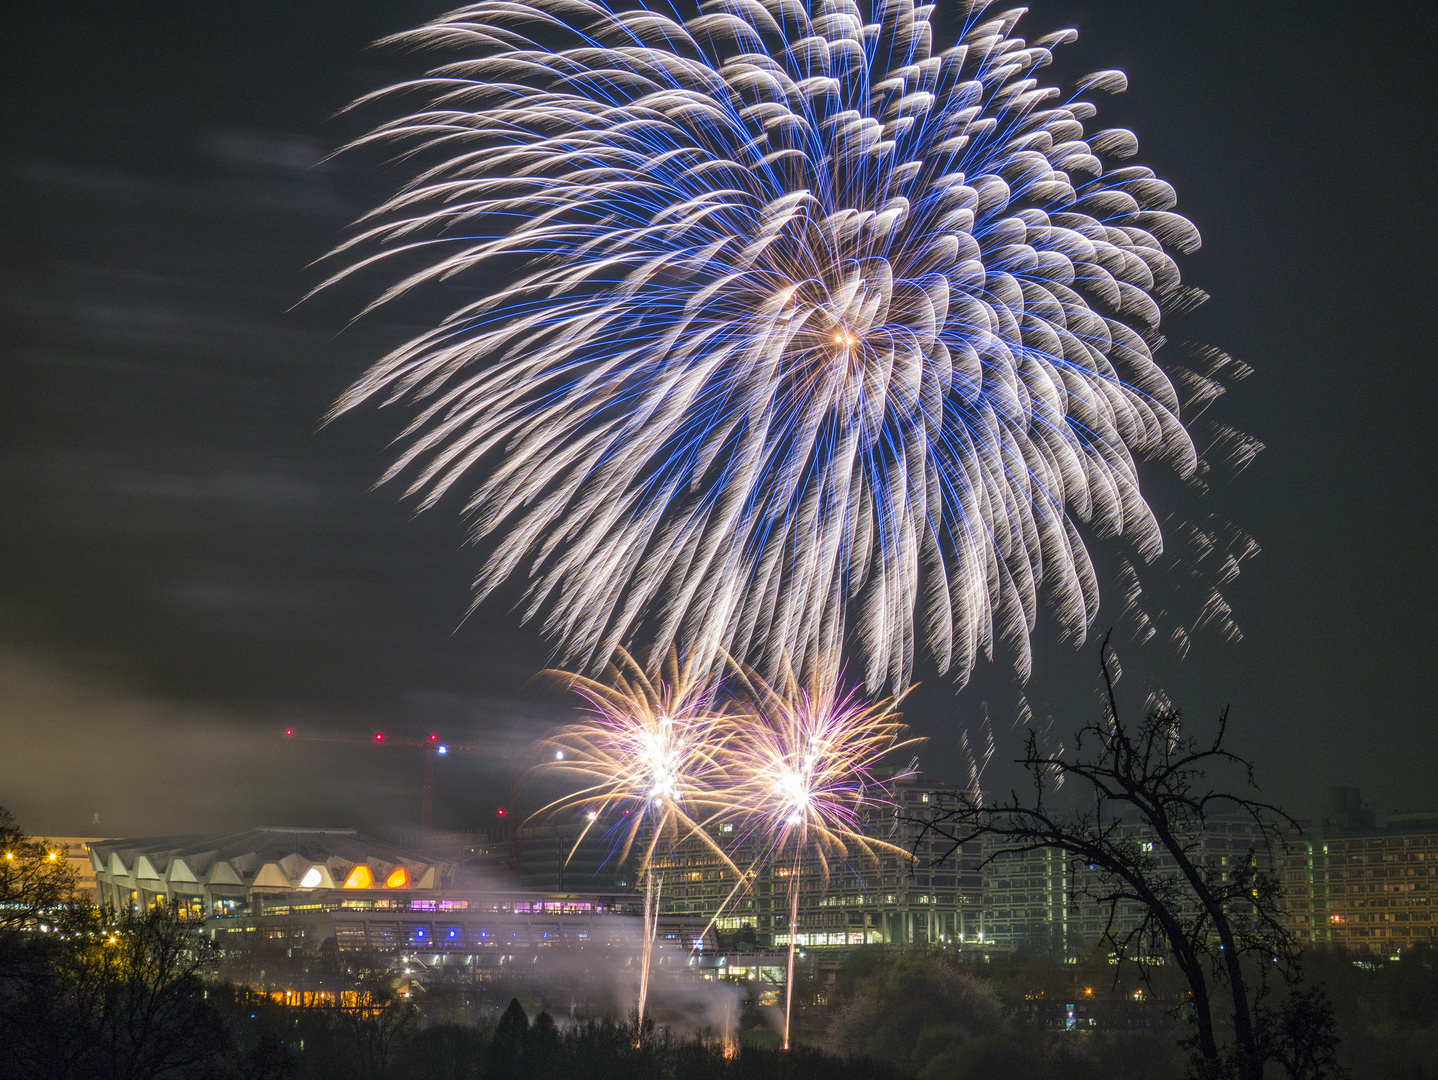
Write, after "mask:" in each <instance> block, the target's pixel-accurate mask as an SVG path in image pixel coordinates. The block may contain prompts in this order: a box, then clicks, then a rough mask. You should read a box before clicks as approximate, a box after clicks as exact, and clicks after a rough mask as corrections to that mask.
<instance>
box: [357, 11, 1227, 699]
mask: <svg viewBox="0 0 1438 1080" xmlns="http://www.w3.org/2000/svg"><path fill="white" fill-rule="evenodd" d="M932 10H933V9H932V7H930V6H924V7H915V6H914V5H913V4H912V3H911V2H909V0H892V2H890V0H873V2H872V3H871V4H870V5H869V6H868V7H864V6H861V5H860V4H856V3H854V2H851V0H813V2H811V3H808V4H804V3H799V2H795V0H714V2H711V3H706V4H703V5H702V6H701V7H700V9H699V11H698V13H697V14H695V15H694V16H693V17H691V18H689V19H687V21H685V20H681V17H680V16H678V15H675V14H672V13H671V14H667V13H664V12H661V11H659V10H656V9H652V8H646V7H634V8H631V9H629V10H622V11H613V10H610V9H609V8H607V7H605V6H603V5H601V4H598V3H594V2H591V0H488V2H484V3H480V4H476V5H473V6H470V7H466V8H464V9H462V10H459V11H456V12H453V13H451V14H449V15H446V16H443V17H442V18H440V19H438V20H437V21H435V22H433V23H431V24H429V25H428V26H425V27H422V28H420V29H418V30H415V31H413V32H410V33H406V34H403V35H400V36H399V37H398V38H396V39H395V40H396V41H398V42H401V43H405V44H409V45H413V46H418V47H423V48H426V49H444V50H453V51H454V52H455V53H456V55H460V56H461V57H462V58H461V59H457V60H454V61H453V62H450V63H446V64H444V65H443V66H441V67H438V68H436V69H434V70H433V71H432V72H430V74H429V75H428V76H427V77H426V78H423V79H419V80H416V81H413V82H408V83H404V84H402V85H400V86H397V87H391V88H390V89H388V90H386V91H381V92H380V95H373V96H375V97H378V96H381V95H395V94H403V95H407V96H408V97H410V98H416V97H417V98H418V99H420V100H421V101H422V102H423V104H422V107H420V108H419V110H418V111H416V112H413V113H412V114H410V115H406V116H404V117H403V118H401V119H398V120H394V121H392V122H389V123H386V124H384V125H382V126H381V127H379V128H378V129H377V130H375V131H374V132H373V133H372V134H370V135H369V136H367V137H366V138H365V139H362V140H360V144H365V143H375V142H378V143H398V144H399V145H400V146H401V147H402V148H403V149H404V150H405V151H406V152H407V153H413V154H416V155H419V156H418V158H417V159H416V160H419V161H421V162H423V163H424V164H423V165H422V166H421V168H422V169H423V171H421V172H420V174H419V175H418V176H417V177H415V178H414V179H413V181H412V182H410V183H409V184H408V185H407V186H405V187H404V188H403V189H402V190H401V191H400V192H399V193H398V194H397V195H396V196H395V197H394V198H393V199H391V200H390V201H389V202H387V203H386V204H384V205H383V206H381V207H379V208H378V209H377V210H376V211H374V213H373V214H372V215H370V218H369V219H368V222H367V224H366V227H365V228H364V229H363V231H361V232H360V234H359V235H357V236H355V237H354V238H353V239H352V240H351V241H350V242H349V243H347V244H346V245H344V247H342V248H341V249H339V250H340V251H347V252H359V254H356V255H354V259H355V261H354V262H352V263H351V264H350V265H349V266H348V267H347V268H346V269H345V270H344V271H342V272H341V273H340V274H337V275H336V278H339V277H343V276H345V275H346V274H349V273H353V272H355V271H356V270H358V269H361V268H364V267H367V266H370V265H372V264H373V263H374V262H375V261H376V260H381V259H385V258H387V257H390V256H394V255H396V254H405V253H407V254H408V256H410V257H412V258H414V259H418V260H419V262H418V264H417V266H418V268H417V269H415V268H413V266H412V267H411V270H410V271H408V272H407V276H404V277H403V279H402V280H400V281H399V282H398V283H397V284H395V285H394V286H393V287H392V288H390V289H389V290H388V291H387V292H386V293H385V294H384V295H383V296H382V297H381V298H380V299H379V300H378V301H376V302H377V303H382V302H385V301H387V300H389V299H391V298H393V297H395V296H398V295H400V294H402V293H405V292H407V291H409V290H411V289H414V288H415V287H416V286H420V285H423V284H426V283H431V282H437V281H439V280H441V279H447V278H455V277H456V275H462V276H461V277H459V279H458V280H459V282H460V283H462V284H464V285H465V286H466V287H467V288H469V289H470V290H471V293H470V296H471V297H472V299H470V300H469V302H466V303H464V304H463V306H461V307H459V309H458V310H456V311H454V312H453V313H452V314H450V315H449V316H448V317H447V318H445V319H444V320H443V321H442V322H441V323H440V325H439V326H438V327H437V328H436V329H434V330H433V331H431V332H429V333H425V334H423V335H421V336H420V337H418V338H416V339H414V340H413V341H411V342H409V343H408V344H406V345H404V346H403V347H401V348H399V349H397V350H395V351H394V352H393V353H391V354H390V355H388V356H386V357H385V358H384V359H383V360H381V361H380V362H379V363H377V364H376V365H375V366H374V367H373V368H372V369H371V370H370V371H369V372H368V373H367V374H366V375H365V377H364V378H363V379H361V380H360V381H359V382H358V383H356V385H355V386H353V387H352V388H351V389H350V390H349V392H348V393H347V394H346V395H345V396H344V397H343V398H342V399H341V401H340V402H339V404H338V405H337V406H336V412H342V411H344V410H347V409H350V408H353V407H354V406H356V405H357V404H359V403H361V402H363V401H366V400H369V399H371V398H375V397H379V398H380V399H382V400H383V401H386V402H390V401H403V400H408V401H411V402H414V403H416V405H417V407H418V413H417V416H416V418H415V419H414V421H413V423H412V425H411V426H410V428H409V430H408V432H407V445H406V447H405V449H404V450H403V452H402V453H401V454H400V456H399V459H398V460H397V461H396V463H395V464H394V466H393V468H392V469H391V470H390V471H389V473H388V474H387V478H390V477H394V476H397V475H399V474H402V473H404V474H407V475H409V476H410V478H411V480H410V489H409V490H410V491H411V493H414V494H417V495H419V496H420V497H421V500H422V505H425V506H428V505H431V504H433V503H434V502H435V501H436V500H438V499H439V498H440V497H441V496H442V495H443V494H444V493H445V492H446V491H448V490H449V489H450V488H451V487H453V486H454V485H455V484H456V483H459V482H461V481H462V480H464V479H465V478H468V479H469V483H470V484H472V485H477V487H474V488H473V490H472V493H471V494H470V495H469V499H468V502H467V505H466V509H467V511H468V513H469V514H470V515H472V519H473V522H474V532H475V535H476V538H486V537H487V538H488V542H489V543H490V545H491V554H490V555H489V557H488V560H487V562H486V563H485V564H484V566H483V569H482V570H481V572H480V574H479V577H478V581H477V583H476V588H477V594H478V597H477V600H476V603H478V602H479V600H482V599H483V598H484V597H485V596H486V595H488V594H489V593H490V592H492V590H494V589H495V588H496V587H497V586H498V585H499V584H500V583H502V582H504V581H505V580H507V579H509V578H510V577H511V576H513V575H516V574H523V575H526V576H527V577H528V579H529V589H528V593H527V601H526V603H527V608H526V611H525V617H526V618H530V617H533V616H535V615H537V614H541V613H542V614H543V616H544V624H543V625H544V628H545V630H546V632H548V633H549V634H550V635H551V636H552V637H553V638H554V639H555V640H557V642H558V643H559V644H560V646H561V652H562V653H563V655H564V657H565V658H566V659H567V660H569V661H571V662H574V661H577V662H578V663H580V664H581V665H584V664H592V663H594V662H600V663H602V662H603V661H604V660H605V659H607V658H608V657H609V656H610V655H611V654H612V653H613V651H614V649H615V647H616V646H618V645H621V644H623V643H625V642H627V641H629V640H633V639H634V638H636V637H643V638H644V639H645V640H652V641H658V642H661V643H663V642H666V641H673V640H683V641H684V642H685V647H686V651H687V652H688V654H689V655H690V656H692V657H694V658H696V659H697V661H698V662H700V663H701V664H702V663H703V662H704V661H705V659H706V658H708V657H717V656H719V655H720V653H721V651H727V652H728V653H729V654H731V655H733V656H737V657H741V658H744V657H747V658H750V659H752V660H754V661H755V662H756V663H757V664H758V665H759V667H760V668H761V670H762V669H772V668H773V666H774V664H776V663H777V661H778V658H779V657H781V656H785V655H788V656H793V657H800V658H808V660H807V661H806V663H808V662H812V663H814V664H817V665H818V667H821V668H828V667H832V665H833V663H834V662H835V658H836V657H837V656H838V655H840V653H841V652H842V651H843V650H844V649H845V647H846V645H847V646H851V647H852V648H853V649H854V650H855V651H856V652H857V655H858V657H859V658H860V661H861V663H862V665H863V669H864V673H865V675H866V678H867V681H868V684H869V685H870V686H872V687H878V686H879V685H881V684H883V683H885V682H888V683H892V684H896V685H903V684H904V683H906V682H907V680H908V679H909V677H910V672H911V669H912V665H913V663H914V661H915V659H916V654H918V653H919V652H920V651H921V650H923V649H925V648H926V649H928V650H929V651H930V652H931V653H932V655H933V657H934V658H935V660H936V661H937V663H938V665H939V667H940V668H941V669H947V670H952V671H953V672H955V674H956V675H957V676H958V677H959V678H960V679H963V678H965V677H966V676H967V675H968V673H969V671H970V670H971V668H972V667H973V665H974V663H975V661H976V659H977V657H978V656H980V655H981V654H984V653H986V652H988V653H990V654H991V653H992V649H993V646H994V643H995V641H996V640H999V639H1003V640H1006V641H1008V642H1009V643H1010V644H1011V646H1012V649H1013V651H1014V653H1015V654H1016V656H1017V663H1018V667H1019V669H1020V670H1021V671H1022V672H1024V673H1026V672H1027V668H1028V665H1029V644H1028V641H1029V634H1030V632H1031V631H1032V629H1033V627H1034V625H1035V620H1036V618H1037V616H1038V613H1039V611H1040V609H1041V608H1042V607H1045V606H1047V607H1048V608H1049V609H1051V610H1052V611H1053V613H1054V615H1055V617H1056V619H1057V621H1058V623H1059V624H1060V626H1061V627H1062V628H1064V631H1065V632H1066V633H1069V634H1072V635H1076V636H1077V637H1078V638H1079V639H1080V640H1081V639H1082V635H1083V633H1084V630H1085V628H1086V627H1087V626H1088V625H1089V623H1090V622H1091V620H1092V619H1093V617H1094V615H1095V613H1096V610H1097V606H1098V601H1099V590H1098V585H1097V581H1096V575H1095V572H1094V569H1093V565H1092V563H1091V561H1090V557H1089V554H1088V551H1087V549H1086V542H1085V538H1086V537H1088V538H1090V539H1092V538H1103V537H1110V536H1115V535H1118V534H1121V535H1122V537H1123V538H1124V540H1125V541H1126V542H1127V544H1129V545H1131V550H1132V551H1134V552H1136V553H1137V555H1138V556H1139V557H1140V558H1141V559H1143V560H1151V559H1152V558H1154V557H1155V556H1156V555H1157V554H1158V553H1159V552H1160V551H1161V549H1162V537H1161V533H1160V529H1159V526H1158V524H1157V522H1156V520H1155V517H1154V515H1153V513H1152V512H1151V511H1150V508H1149V506H1148V504H1147V502H1146V501H1145V498H1144V496H1143V494H1142V492H1141V491H1140V486H1139V481H1138V476H1137V471H1136V458H1137V459H1140V460H1141V459H1145V458H1147V459H1159V460H1162V461H1164V462H1166V463H1167V464H1168V466H1170V467H1171V468H1172V469H1173V470H1174V471H1175V472H1176V473H1177V474H1178V475H1180V476H1184V477H1188V476H1191V475H1192V474H1193V473H1194V471H1195V469H1196V467H1197V465H1198V458H1197V455H1196V453H1195V449H1194V445H1193V442H1192V440H1191V439H1190V437H1189V434H1188V432H1187V431H1186V430H1185V427H1184V425H1183V423H1181V422H1180V418H1179V398H1178V395H1177V394H1176V392H1175V389H1174V385H1173V383H1172V381H1171V380H1170V378H1169V377H1168V375H1166V374H1165V372H1164V370H1163V369H1162V368H1160V366H1159V365H1158V364H1156V363H1155V361H1154V359H1153V355H1152V349H1153V348H1155V347H1156V346H1157V344H1158V342H1159V338H1158V333H1157V327H1158V323H1159V317H1160V309H1161V308H1162V307H1164V306H1168V305H1172V304H1184V303H1189V302H1191V301H1192V299H1193V298H1194V295H1195V294H1196V291H1190V290H1186V289H1184V288H1183V287H1182V286H1181V285H1180V281H1179V271H1178V269H1177V268H1176V266H1175V264H1174V261H1173V259H1172V257H1171V256H1170V252H1171V251H1175V250H1176V251H1180V252H1187V251H1191V250H1193V249H1194V248H1196V247H1197V246H1198V242H1199V240H1198V234H1197V232H1196V230H1195V229H1194V227H1193V226H1192V225H1191V224H1190V223H1189V222H1188V221H1187V220H1185V219H1184V218H1182V217H1180V216H1178V215H1176V214H1174V213H1172V212H1171V208H1172V207H1173V205H1174V202H1175V199H1174V193H1173V189H1172V188H1171V187H1170V186H1169V185H1168V184H1167V183H1165V182H1164V181H1162V180H1159V179H1157V178H1155V177H1154V175H1153V173H1152V172H1151V171H1150V170H1148V169H1146V168H1140V167H1127V168H1121V167H1107V166H1106V164H1105V161H1106V159H1112V158H1123V157H1126V156H1130V155H1131V154H1132V153H1133V151H1134V148H1135V139H1134V136H1133V135H1132V134H1131V133H1129V132H1127V131H1124V130H1105V131H1098V132H1096V133H1086V130H1085V123H1086V121H1088V120H1090V119H1091V118H1092V117H1093V116H1094V115H1095V109H1094V107H1093V106H1092V105H1091V104H1090V103H1088V102H1087V101H1085V100H1082V96H1083V95H1084V94H1087V93H1090V92H1092V91H1094V90H1103V91H1113V90H1118V89H1122V88H1123V84H1124V77H1123V75H1122V74H1121V73H1119V72H1101V73H1098V74H1096V75H1093V76H1090V77H1088V78H1087V79H1085V80H1083V81H1082V82H1081V83H1080V85H1079V88H1078V90H1077V91H1075V92H1074V93H1073V94H1065V93H1061V92H1060V91H1059V90H1057V89H1053V88H1050V87H1046V86H1044V85H1042V84H1041V83H1040V82H1039V81H1038V80H1037V79H1036V77H1035V75H1036V73H1037V72H1038V71H1039V69H1041V68H1043V67H1044V66H1045V65H1047V64H1048V63H1049V62H1050V60H1051V50H1052V49H1053V48H1054V47H1055V46H1056V45H1058V44H1061V43H1063V42H1064V41H1066V40H1069V39H1071V38H1072V37H1073V36H1074V34H1073V32H1072V31H1063V32H1060V33H1057V34H1051V35H1049V36H1047V37H1042V38H1039V39H1038V40H1036V41H1033V42H1026V41H1024V40H1023V39H1021V38H1019V37H1016V36H1014V31H1015V28H1016V25H1017V23H1018V21H1019V17H1020V15H1021V14H1022V12H1021V11H1018V10H1015V11H1010V12H1005V13H1003V14H1000V15H998V16H997V17H993V18H988V17H986V16H985V14H984V12H983V5H976V6H970V7H969V8H967V9H966V14H964V13H961V14H962V17H961V19H960V21H961V22H962V28H961V30H960V36H959V41H958V43H957V44H956V45H954V46H953V47H951V48H947V49H943V50H941V51H935V48H934V29H933V27H932V25H931V22H930V13H931V11H932ZM366 247H368V248H369V249H370V250H369V251H368V253H367V254H366V253H365V250H366ZM331 280H335V279H331ZM1194 377H1195V378H1199V377H1198V376H1194ZM1200 381H1203V380H1202V379H1200ZM1129 591H1131V589H1129Z"/></svg>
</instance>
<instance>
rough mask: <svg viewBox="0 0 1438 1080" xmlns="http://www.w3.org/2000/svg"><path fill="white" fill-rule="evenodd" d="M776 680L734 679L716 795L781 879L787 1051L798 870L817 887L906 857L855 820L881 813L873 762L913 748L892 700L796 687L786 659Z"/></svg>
mask: <svg viewBox="0 0 1438 1080" xmlns="http://www.w3.org/2000/svg"><path fill="white" fill-rule="evenodd" d="M820 670H822V668H821V669H820ZM780 672H781V679H780V681H778V682H776V683H775V684H770V683H768V682H766V681H765V680H764V679H763V678H761V677H760V676H759V675H758V674H757V673H754V672H752V671H750V672H748V673H747V676H741V678H740V679H739V680H737V681H738V682H739V687H738V696H739V699H740V700H741V701H742V702H744V704H745V705H746V706H747V708H739V709H736V710H734V711H732V712H731V713H730V714H729V715H730V718H731V721H732V722H733V723H734V724H735V725H736V732H735V734H734V736H733V737H732V738H731V739H729V740H728V741H727V743H726V750H725V762H726V772H727V774H728V777H729V782H730V786H729V788H728V789H727V790H726V791H725V792H724V793H723V795H724V797H725V798H726V799H727V800H728V801H729V805H730V807H731V808H732V810H733V811H734V812H735V813H736V814H739V815H742V816H743V818H744V819H745V832H746V833H747V834H748V836H747V837H746V838H752V839H753V840H754V841H755V843H756V846H757V847H758V848H759V849H760V851H761V852H762V854H761V856H760V858H761V860H762V861H765V862H767V863H768V865H769V867H770V869H771V871H777V873H778V874H779V875H781V876H783V877H786V878H787V879H788V885H789V898H788V899H789V922H788V926H787V930H788V936H789V956H788V976H787V978H786V980H785V983H784V1049H785V1050H787V1049H789V1021H790V1015H791V1010H792V1005H793V995H794V951H795V948H796V946H797V942H798V936H799V928H798V920H799V890H800V881H801V878H802V876H803V872H804V869H805V866H806V863H807V864H809V865H811V866H813V867H814V869H815V870H817V872H818V877H819V879H820V881H821V882H827V881H828V879H829V876H830V874H831V872H832V870H833V869H834V866H835V864H836V863H843V864H849V865H852V864H853V863H855V862H857V861H860V860H861V859H863V860H866V861H868V862H870V863H872V864H873V865H875V866H877V865H878V858H879V856H880V855H881V854H883V855H891V856H897V857H899V858H902V859H905V860H908V859H910V858H911V855H910V853H909V852H907V851H905V850H904V849H903V848H900V847H897V846H895V845H893V844H890V843H887V842H885V841H883V840H879V839H876V838H875V837H874V836H873V830H872V825H871V823H870V822H866V821H865V816H866V811H867V812H869V813H872V812H873V811H874V810H876V809H878V808H880V807H882V806H884V805H887V804H888V799H887V792H886V788H885V785H884V784H883V783H882V782H880V780H879V779H878V778H877V777H876V776H875V775H874V770H875V768H876V767H877V766H878V765H879V763H880V761H881V760H882V759H884V758H885V757H886V756H888V755H889V754H891V753H893V752H894V751H896V750H901V749H903V748H905V747H909V746H914V745H917V744H918V743H919V742H921V741H922V740H917V739H907V740H906V739H905V738H904V731H905V728H904V725H903V724H901V723H900V722H899V714H898V712H897V711H896V708H897V705H898V702H897V701H896V700H894V699H886V700H883V701H879V702H876V703H872V704H871V703H868V702H865V701H864V700H862V699H861V698H860V697H859V695H858V693H857V692H856V691H851V692H849V693H847V694H846V693H844V692H843V691H842V687H841V684H840V682H839V680H838V679H836V678H833V677H831V676H822V677H821V678H820V680H819V681H817V682H811V684H810V685H807V686H806V685H804V684H803V683H801V682H800V681H799V679H798V678H797V677H796V675H795V674H794V672H793V670H792V668H791V667H790V665H789V663H788V660H787V658H781V659H780ZM746 880H747V875H746Z"/></svg>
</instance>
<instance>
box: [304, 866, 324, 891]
mask: <svg viewBox="0 0 1438 1080" xmlns="http://www.w3.org/2000/svg"><path fill="white" fill-rule="evenodd" d="M323 880H324V878H323V877H321V876H320V868H319V867H318V866H311V867H310V868H309V869H308V870H306V871H305V876H304V877H302V878H300V888H301V889H313V888H314V887H315V886H317V885H318V884H319V883H320V882H321V881H323Z"/></svg>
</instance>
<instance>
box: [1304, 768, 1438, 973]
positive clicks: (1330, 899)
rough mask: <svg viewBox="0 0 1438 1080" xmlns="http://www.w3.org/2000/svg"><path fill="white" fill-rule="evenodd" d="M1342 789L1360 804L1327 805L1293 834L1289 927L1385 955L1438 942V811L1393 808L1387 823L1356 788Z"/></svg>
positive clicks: (1306, 936)
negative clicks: (1299, 832) (1378, 820)
mask: <svg viewBox="0 0 1438 1080" xmlns="http://www.w3.org/2000/svg"><path fill="white" fill-rule="evenodd" d="M1333 794H1334V793H1330V798H1329V799H1328V800H1326V801H1327V802H1329V803H1332V802H1333V801H1334V800H1333V798H1332V795H1333ZM1337 794H1338V795H1339V796H1340V797H1341V796H1349V795H1351V798H1350V799H1345V800H1342V801H1344V802H1351V803H1352V804H1353V805H1351V806H1346V805H1345V806H1339V807H1337V808H1336V809H1335V808H1334V807H1333V806H1325V808H1324V809H1325V811H1326V812H1325V813H1324V814H1323V816H1322V817H1320V819H1319V822H1318V823H1317V824H1315V825H1313V826H1311V827H1310V828H1308V829H1306V830H1305V831H1304V832H1303V833H1302V835H1301V836H1297V837H1294V838H1291V839H1290V840H1289V845H1288V852H1287V855H1286V858H1285V860H1284V891H1285V894H1286V901H1287V903H1286V909H1287V913H1288V926H1289V929H1290V930H1292V931H1293V933H1294V934H1296V935H1297V936H1298V938H1299V939H1300V940H1301V941H1311V942H1318V943H1324V944H1331V945H1342V946H1346V947H1348V948H1354V949H1362V950H1371V951H1373V952H1376V953H1380V954H1382V955H1385V956H1391V955H1398V954H1401V953H1402V952H1403V951H1404V950H1406V949H1411V948H1412V947H1414V946H1416V945H1433V944H1438V813H1433V812H1429V813H1421V814H1390V815H1389V816H1388V819H1387V822H1386V824H1385V825H1384V826H1382V827H1380V826H1378V825H1377V824H1375V822H1374V820H1373V815H1372V812H1371V810H1365V809H1359V808H1358V799H1357V792H1356V791H1355V790H1354V789H1340V790H1339V791H1338V792H1337Z"/></svg>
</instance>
